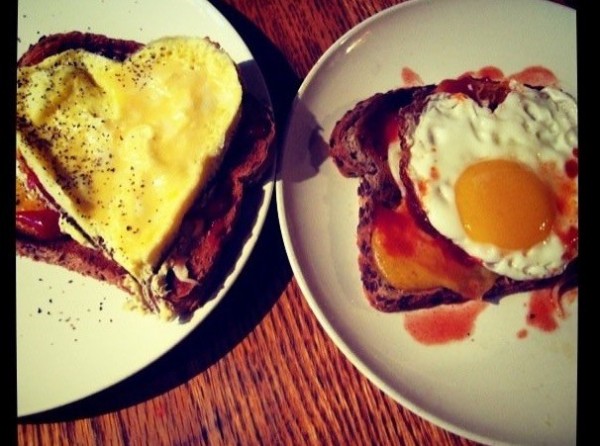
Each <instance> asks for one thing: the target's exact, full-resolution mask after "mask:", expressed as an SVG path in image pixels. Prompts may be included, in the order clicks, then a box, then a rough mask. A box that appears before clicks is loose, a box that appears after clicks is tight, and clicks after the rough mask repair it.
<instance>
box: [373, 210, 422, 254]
mask: <svg viewBox="0 0 600 446" xmlns="http://www.w3.org/2000/svg"><path fill="white" fill-rule="evenodd" d="M374 220H375V221H374V226H375V227H377V228H379V229H381V230H382V231H383V233H384V234H385V237H384V248H385V250H386V251H387V252H388V253H390V254H391V255H393V256H398V257H400V256H402V257H410V256H413V255H414V254H415V252H416V242H417V239H418V238H419V237H421V236H420V231H419V229H418V228H417V226H416V225H415V223H414V221H413V219H412V217H411V216H410V214H409V213H408V212H394V211H391V210H389V209H387V208H384V207H380V208H377V210H376V211H375V216H374Z"/></svg>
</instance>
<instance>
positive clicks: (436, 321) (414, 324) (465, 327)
mask: <svg viewBox="0 0 600 446" xmlns="http://www.w3.org/2000/svg"><path fill="white" fill-rule="evenodd" d="M488 305H489V304H488V303H487V302H484V301H481V300H473V301H470V302H466V303H463V304H452V305H442V306H439V307H434V308H430V309H425V310H417V311H413V312H410V313H407V314H406V315H405V316H404V328H405V329H406V331H408V333H409V334H410V335H411V336H412V337H413V339H415V340H416V341H418V342H420V343H422V344H425V345H436V344H446V343H448V342H451V341H462V340H465V339H467V338H469V337H470V336H471V335H472V334H473V331H474V329H475V321H476V320H477V316H479V314H480V313H481V312H482V311H483V310H484V309H485V308H486V307H487V306H488Z"/></svg>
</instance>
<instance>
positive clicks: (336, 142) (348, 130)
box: [329, 80, 578, 312]
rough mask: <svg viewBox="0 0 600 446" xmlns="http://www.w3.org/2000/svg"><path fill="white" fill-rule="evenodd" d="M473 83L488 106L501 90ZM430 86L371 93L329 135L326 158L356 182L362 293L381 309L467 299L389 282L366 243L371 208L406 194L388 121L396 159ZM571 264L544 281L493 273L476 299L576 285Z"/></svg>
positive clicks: (500, 95)
mask: <svg viewBox="0 0 600 446" xmlns="http://www.w3.org/2000/svg"><path fill="white" fill-rule="evenodd" d="M474 87H475V91H474V95H475V96H476V97H477V98H478V99H479V100H481V101H482V102H483V103H485V104H486V105H488V106H490V107H494V106H495V105H496V104H497V103H498V101H501V100H502V98H503V97H504V94H505V92H503V91H500V90H501V89H502V88H504V87H503V86H502V85H501V84H500V83H493V82H488V81H486V80H474ZM436 88H437V86H436V85H425V86H421V87H410V88H399V89H395V90H391V91H388V92H386V93H377V94H375V95H373V96H371V97H369V98H366V99H364V100H362V101H360V102H358V103H357V104H356V105H355V106H354V107H353V108H352V109H350V110H348V111H347V112H346V113H345V114H344V115H343V116H342V117H341V118H340V120H339V121H337V122H336V124H335V126H334V128H333V130H332V132H331V136H330V141H329V147H330V156H331V157H332V159H333V161H334V162H335V164H336V166H337V167H338V169H339V171H340V173H341V174H342V175H344V176H347V177H356V178H359V180H360V181H359V186H358V191H357V193H358V201H359V215H358V225H357V239H356V243H357V245H358V250H359V255H358V265H359V268H360V273H361V280H362V285H363V289H364V293H365V295H366V297H367V299H368V301H369V302H370V304H371V305H372V306H374V307H375V308H377V309H379V310H381V311H386V312H393V311H408V310H416V309H420V308H428V307H434V306H437V305H441V304H447V303H458V302H464V301H467V300H469V299H470V298H469V297H467V296H464V295H461V294H459V293H458V292H456V291H453V290H450V289H448V288H445V287H441V286H440V287H436V288H429V289H424V290H419V291H415V290H404V289H399V288H397V287H395V286H393V285H392V284H391V283H390V282H389V281H387V280H386V279H385V277H384V276H383V275H382V274H381V272H380V271H379V269H378V267H377V264H376V261H375V257H374V252H373V249H372V243H371V239H372V235H373V230H374V223H373V221H374V214H375V212H376V209H377V208H378V207H383V208H387V209H390V210H394V209H397V208H398V207H399V206H400V205H401V204H402V201H403V200H405V198H406V197H405V195H406V190H405V188H404V186H401V184H402V183H399V182H398V181H397V180H396V179H395V178H394V176H393V174H392V172H391V169H390V165H389V162H388V147H389V144H390V143H391V139H390V131H389V125H390V123H392V124H393V126H394V127H395V128H396V131H397V135H398V137H399V141H395V143H397V144H399V145H400V147H399V148H402V149H403V150H401V158H402V157H405V150H406V148H407V147H408V146H409V145H410V134H411V132H412V131H413V130H414V128H415V126H416V124H417V122H418V118H419V114H420V111H421V110H422V109H423V107H424V105H425V103H426V101H427V98H428V96H429V95H430V94H431V93H433V92H434V91H435V90H436ZM398 168H399V169H400V166H398ZM412 211H413V213H414V214H415V215H417V216H420V217H421V218H420V222H419V224H420V225H421V226H422V228H423V231H426V232H429V233H432V234H433V233H435V232H436V231H435V230H434V229H433V228H432V227H431V226H430V225H428V222H427V220H426V217H424V214H423V212H422V210H420V209H418V208H413V209H412ZM437 236H439V237H441V235H439V234H437ZM577 263H578V261H577V259H575V260H573V261H572V262H571V263H570V264H569V266H568V267H567V269H566V270H565V271H564V272H563V273H562V274H561V275H559V276H555V277H550V278H546V279H539V280H526V281H516V280H513V279H510V278H507V277H501V276H498V277H497V278H496V279H495V282H494V283H493V285H492V286H491V288H489V289H488V290H487V291H486V292H485V293H484V294H483V296H482V298H483V299H486V300H497V299H499V298H501V297H503V296H506V295H508V294H513V293H516V292H521V291H530V290H534V289H538V288H545V287H551V286H557V287H560V289H561V291H562V290H566V289H570V288H573V287H576V286H577Z"/></svg>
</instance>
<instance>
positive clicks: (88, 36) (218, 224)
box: [16, 31, 275, 319]
mask: <svg viewBox="0 0 600 446" xmlns="http://www.w3.org/2000/svg"><path fill="white" fill-rule="evenodd" d="M142 47H143V44H141V43H138V42H134V41H131V40H123V39H117V38H111V37H107V36H103V35H98V34H92V33H82V32H77V31H75V32H69V33H64V34H56V35H51V36H47V37H42V38H41V39H40V40H39V42H37V43H36V44H34V45H32V46H31V47H30V48H29V49H28V51H26V53H25V54H23V56H22V57H21V58H20V59H19V61H18V66H25V65H34V64H36V63H39V62H40V61H42V60H44V59H45V58H47V57H49V56H51V55H53V54H57V53H60V52H62V51H65V50H67V49H84V50H87V51H90V52H93V53H96V54H101V55H103V56H105V57H109V58H111V59H114V60H119V61H122V60H124V59H126V58H127V57H129V56H130V55H131V54H133V53H134V52H135V51H137V50H139V49H140V48H142ZM274 135H275V124H274V118H273V113H272V110H271V108H270V107H269V106H267V105H265V104H263V103H261V102H260V101H259V100H258V99H257V98H255V97H253V96H252V95H251V94H250V93H249V92H247V91H244V93H243V99H242V107H241V118H240V120H239V123H238V125H237V128H236V131H235V135H234V137H233V139H232V141H231V144H230V146H229V148H228V150H227V152H226V154H225V157H224V159H223V161H222V164H221V166H220V168H219V170H218V172H217V173H216V175H215V176H214V177H213V178H212V179H211V180H210V182H209V183H208V185H207V187H206V188H205V189H204V190H203V191H202V192H201V194H200V196H199V197H197V199H196V200H195V202H194V203H193V205H192V207H191V208H190V210H189V211H188V212H187V214H186V215H185V217H184V219H183V222H182V224H181V226H180V228H179V232H178V234H177V237H176V239H175V242H174V243H173V244H172V245H171V246H170V247H169V248H168V250H167V252H166V254H165V256H164V261H163V262H162V264H161V266H160V268H161V269H162V271H163V272H164V273H165V276H164V281H165V282H166V283H162V284H161V286H162V287H166V289H167V293H166V294H165V295H164V296H161V298H160V299H161V301H163V303H166V307H167V308H168V310H169V311H170V312H172V313H174V314H175V315H178V316H179V317H180V318H182V319H185V318H187V317H189V316H190V315H191V314H192V313H193V311H194V310H196V309H197V308H199V307H200V306H202V305H203V304H204V303H205V302H206V301H207V300H208V299H210V298H211V296H212V294H213V293H214V291H215V289H216V287H217V286H218V284H219V283H220V282H219V281H220V280H221V279H222V278H223V277H224V276H225V275H226V273H227V268H229V267H230V265H229V264H228V263H227V261H226V260H227V250H228V249H237V248H239V247H236V246H233V245H231V240H232V239H233V238H234V236H235V235H236V233H237V232H239V231H244V230H245V231H247V230H248V226H249V225H251V223H252V222H249V221H244V219H243V218H242V217H245V214H244V213H243V207H244V205H245V204H246V203H247V202H248V201H249V200H252V199H256V197H257V196H260V195H261V194H262V188H261V185H262V180H263V179H264V178H265V174H266V172H267V171H268V170H269V168H270V166H271V165H272V160H273V156H274V153H273V140H274ZM17 181H19V179H18V178H17ZM236 231H237V232H236ZM240 237H243V236H242V235H240ZM16 251H17V254H18V255H22V256H26V257H30V258H32V259H34V260H37V261H43V262H48V263H52V264H57V265H60V266H63V267H65V268H68V269H70V270H72V271H76V272H78V273H81V274H84V275H88V276H91V277H94V278H97V279H99V280H104V281H107V282H109V283H111V284H113V285H116V286H118V287H120V288H122V289H124V290H126V291H128V292H131V288H130V277H129V274H128V273H127V272H126V270H125V269H124V268H123V267H121V266H120V265H118V264H117V263H116V262H114V261H113V260H112V259H111V258H109V257H108V256H107V255H106V254H105V253H104V252H103V251H102V250H100V249H94V248H90V247H87V246H83V245H81V244H79V243H78V242H77V241H75V240H73V239H71V238H69V237H68V236H64V237H60V238H55V239H52V240H39V239H35V238H32V237H28V236H27V235H25V234H22V233H20V232H17V240H16ZM149 298H150V302H145V303H146V304H147V305H148V306H149V308H150V309H151V310H157V309H158V308H159V306H158V305H156V302H152V299H153V297H152V296H150V297H149ZM161 306H163V305H161Z"/></svg>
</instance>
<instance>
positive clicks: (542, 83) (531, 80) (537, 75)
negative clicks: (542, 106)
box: [508, 65, 558, 87]
mask: <svg viewBox="0 0 600 446" xmlns="http://www.w3.org/2000/svg"><path fill="white" fill-rule="evenodd" d="M508 79H514V80H516V81H518V82H520V83H522V84H527V85H531V86H534V87H548V86H556V85H558V79H557V77H556V75H555V74H554V73H553V72H552V71H551V70H549V69H548V68H546V67H542V66H539V65H535V66H531V67H527V68H525V69H524V70H522V71H519V72H518V73H515V74H511V75H510V76H508Z"/></svg>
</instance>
